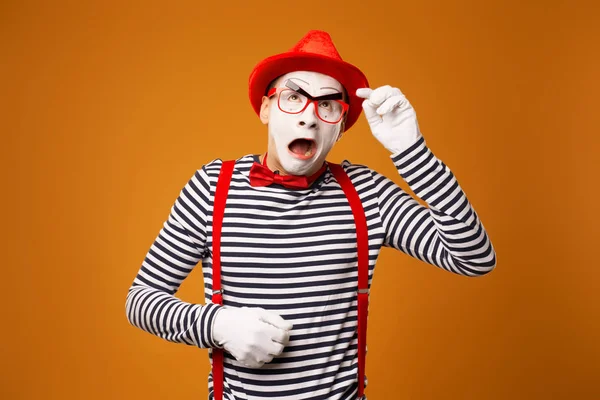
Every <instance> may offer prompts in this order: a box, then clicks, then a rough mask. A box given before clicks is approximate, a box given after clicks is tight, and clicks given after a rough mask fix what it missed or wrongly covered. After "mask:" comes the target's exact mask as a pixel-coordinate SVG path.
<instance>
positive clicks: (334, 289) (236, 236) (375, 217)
mask: <svg viewBox="0 0 600 400" xmlns="http://www.w3.org/2000/svg"><path fill="white" fill-rule="evenodd" d="M391 159H392V161H393V162H394V165H395V166H396V167H397V169H398V172H399V174H400V175H401V176H402V177H403V178H404V179H405V180H406V182H407V183H408V185H409V186H410V188H411V190H413V192H414V193H415V194H416V195H417V196H418V197H420V198H421V199H423V200H424V201H425V202H426V203H427V205H428V207H424V206H422V205H421V204H419V203H418V202H417V201H416V200H415V199H414V198H413V197H412V196H410V195H409V194H407V193H406V192H405V191H404V190H402V189H401V188H400V187H399V186H398V185H396V184H395V183H394V182H392V181H391V180H389V179H388V178H386V177H384V176H382V175H381V174H379V173H377V172H376V171H373V170H371V169H369V168H367V167H365V166H362V165H356V164H351V163H350V162H348V161H344V162H343V163H342V166H343V168H344V169H345V171H346V173H347V174H348V176H349V177H350V179H351V181H352V183H353V184H354V186H355V188H356V190H357V192H358V195H359V197H360V199H361V201H362V204H363V208H364V210H365V214H366V217H367V225H368V231H369V269H370V271H369V285H370V284H371V279H372V276H373V270H374V268H375V262H376V260H377V257H378V254H379V251H380V249H381V247H382V246H389V247H393V248H396V249H398V250H400V251H403V252H405V253H406V254H408V255H410V256H412V257H416V258H418V259H420V260H422V261H424V262H426V263H429V264H432V265H435V266H438V267H440V268H443V269H445V270H447V271H450V272H453V273H457V274H461V275H466V276H479V275H483V274H485V273H487V272H489V271H491V270H492V269H493V268H494V266H495V265H496V256H495V252H494V249H493V246H492V244H491V243H490V240H489V238H488V236H487V234H486V232H485V229H484V227H483V225H482V224H481V222H480V220H479V219H478V216H477V214H476V213H475V211H474V210H473V208H472V206H471V205H470V203H469V202H468V200H467V198H466V196H465V194H464V192H463V191H462V189H461V188H460V186H459V185H458V183H457V181H456V179H455V177H454V176H453V174H452V172H451V171H450V170H449V169H448V167H446V165H444V163H443V162H441V161H440V160H439V159H437V158H436V157H435V156H434V155H433V153H432V152H431V151H430V149H429V148H428V147H427V145H426V144H425V141H424V139H423V138H421V139H419V141H418V142H416V143H415V144H414V145H413V146H412V147H411V148H409V149H407V150H406V151H404V152H402V153H398V154H393V155H391ZM255 161H258V157H257V156H256V155H246V156H244V157H242V158H240V159H238V160H236V164H235V169H234V171H233V177H232V181H231V186H230V189H229V195H228V197H227V205H226V208H225V215H224V219H223V231H222V247H221V249H222V250H221V252H222V253H221V254H222V255H221V259H222V285H223V290H224V294H223V302H224V304H225V305H227V306H233V307H243V306H247V307H262V308H264V309H267V310H270V311H273V312H276V313H278V314H279V315H281V316H282V317H283V318H284V319H286V320H289V321H290V322H291V323H292V324H293V325H294V327H293V330H292V332H291V337H290V342H289V345H288V346H287V347H286V348H285V349H284V352H283V353H282V354H281V355H280V356H278V357H276V358H275V359H273V361H272V362H270V363H268V364H265V365H264V366H263V367H262V368H259V369H251V368H247V367H244V366H242V365H241V364H239V363H238V362H237V361H236V360H235V359H234V358H233V357H232V356H231V355H229V354H228V353H225V385H224V386H225V388H224V390H225V395H224V398H225V399H258V398H260V399H266V398H269V399H344V400H345V399H348V400H349V399H355V398H356V393H357V368H358V364H357V362H358V358H357V335H356V328H357V309H356V305H357V304H356V288H357V277H358V275H357V272H358V271H357V253H356V236H355V228H354V219H353V216H352V212H351V209H350V206H349V204H348V201H347V199H346V197H345V195H344V193H343V191H342V190H341V187H340V185H339V184H338V183H337V182H336V180H335V179H334V177H333V175H332V174H331V172H330V171H329V170H326V171H325V172H324V173H323V175H321V177H320V178H319V179H317V181H315V182H314V183H313V184H312V186H311V187H310V188H308V189H302V190H293V189H286V188H283V187H281V186H279V185H272V186H269V187H252V186H250V183H249V177H248V174H249V171H250V167H251V166H252V163H253V162H255ZM221 165H222V161H221V160H219V159H217V160H214V161H212V162H210V163H208V164H206V165H205V166H203V167H202V168H201V169H200V170H198V171H196V172H195V174H194V175H193V176H192V178H191V179H190V180H189V182H188V183H187V184H186V185H185V187H184V188H183V189H182V191H181V193H180V195H179V197H178V198H177V199H176V201H175V203H174V205H173V207H172V208H171V213H170V215H169V217H168V219H167V221H166V222H165V223H164V226H163V228H162V229H161V231H160V232H159V234H158V237H157V238H156V240H155V241H154V243H153V244H152V247H151V248H150V250H149V251H148V253H147V255H146V257H145V259H144V262H143V264H142V266H141V268H140V270H139V272H138V274H137V276H136V277H135V280H134V282H133V284H132V286H131V288H130V289H129V292H128V295H127V300H126V312H127V317H128V319H129V321H130V322H131V324H133V325H134V326H136V327H139V328H140V329H143V330H144V331H147V332H150V333H151V334H154V335H157V336H159V337H161V338H164V339H166V340H168V341H172V342H177V343H184V344H188V345H191V346H196V347H200V348H212V347H215V346H216V344H215V342H214V340H213V337H212V330H211V328H212V324H213V320H214V316H215V312H216V311H217V309H218V307H220V306H218V305H214V304H212V303H211V302H210V301H211V296H212V273H211V267H212V263H211V255H212V235H211V233H212V209H213V200H214V194H215V188H216V183H217V178H218V174H219V171H220V168H221ZM199 261H202V270H203V275H204V286H205V299H206V305H200V304H190V303H186V302H184V301H181V300H180V299H178V298H177V297H175V296H174V295H175V293H176V292H177V290H178V288H179V286H180V284H181V283H182V281H183V280H184V279H185V278H186V277H187V275H188V274H189V273H190V271H191V270H192V268H194V267H195V266H196V265H197V264H198V263H199ZM208 384H209V393H210V396H209V397H210V398H212V397H211V396H212V374H211V376H209V377H208Z"/></svg>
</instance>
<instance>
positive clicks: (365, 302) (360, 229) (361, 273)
mask: <svg viewBox="0 0 600 400" xmlns="http://www.w3.org/2000/svg"><path fill="white" fill-rule="evenodd" d="M329 169H330V170H331V172H332V173H333V176H334V177H335V179H336V180H337V181H338V183H339V184H340V186H341V187H342V190H343V191H344V193H345V194H346V198H347V199H348V202H349V203H350V208H351V209H352V214H353V215H354V224H355V226H356V241H357V253H358V254H357V255H358V300H357V302H358V398H359V399H363V398H365V399H366V397H365V395H364V393H365V380H366V375H365V367H366V354H367V312H368V309H369V235H368V230H367V218H366V217H365V210H364V209H363V206H362V202H361V201H360V198H359V197H358V193H357V192H356V189H355V188H354V185H353V184H352V182H351V181H350V178H348V175H346V172H345V171H344V169H343V168H342V166H341V165H338V164H329Z"/></svg>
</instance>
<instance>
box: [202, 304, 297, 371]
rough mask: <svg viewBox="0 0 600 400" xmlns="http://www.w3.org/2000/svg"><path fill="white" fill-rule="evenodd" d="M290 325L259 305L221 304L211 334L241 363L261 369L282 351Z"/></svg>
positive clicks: (287, 339) (287, 338) (288, 337)
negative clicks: (232, 305)
mask: <svg viewBox="0 0 600 400" xmlns="http://www.w3.org/2000/svg"><path fill="white" fill-rule="evenodd" d="M292 327H293V325H292V324H291V323H289V322H288V321H286V320H284V319H283V318H281V317H280V316H279V315H277V314H275V313H273V312H269V311H267V310H264V309H262V308H248V307H242V308H237V307H222V308H221V309H220V310H219V311H218V312H217V314H216V316H215V321H214V325H213V337H214V339H215V341H216V342H217V343H218V345H219V346H222V347H223V348H224V349H225V350H227V351H228V352H229V353H231V355H232V356H234V357H235V359H236V360H238V361H239V362H240V363H242V364H243V365H245V366H247V367H250V368H260V367H262V366H263V364H265V363H268V362H270V361H271V360H273V357H274V356H278V355H280V354H281V353H282V351H283V348H284V346H286V345H287V344H288V342H289V339H290V330H291V329H292Z"/></svg>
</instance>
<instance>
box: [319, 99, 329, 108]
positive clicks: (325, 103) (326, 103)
mask: <svg viewBox="0 0 600 400" xmlns="http://www.w3.org/2000/svg"><path fill="white" fill-rule="evenodd" d="M319 106H321V108H331V103H330V102H329V101H327V100H324V101H322V102H320V103H319Z"/></svg>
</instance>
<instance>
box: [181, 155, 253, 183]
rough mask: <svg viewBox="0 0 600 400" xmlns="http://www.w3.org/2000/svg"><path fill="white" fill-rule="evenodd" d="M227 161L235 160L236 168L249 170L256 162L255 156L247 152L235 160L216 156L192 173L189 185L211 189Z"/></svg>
mask: <svg viewBox="0 0 600 400" xmlns="http://www.w3.org/2000/svg"><path fill="white" fill-rule="evenodd" d="M227 161H233V162H234V163H235V169H236V170H238V171H239V170H245V169H248V170H249V169H250V167H251V166H252V163H253V162H254V156H253V155H252V154H247V155H244V156H242V157H240V158H237V159H234V160H229V159H226V160H224V159H222V158H215V159H213V160H211V161H209V162H207V163H206V164H204V165H202V166H201V167H200V168H198V169H196V170H195V171H194V173H193V174H192V177H191V178H189V179H188V185H191V186H195V187H198V188H204V189H206V190H210V188H211V187H213V186H215V185H216V182H217V181H218V179H219V174H220V173H221V168H222V167H223V163H225V162H227Z"/></svg>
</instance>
